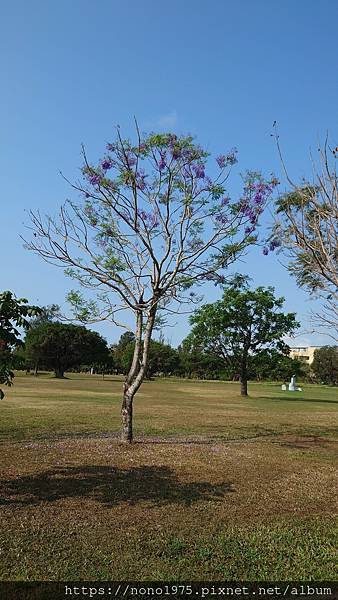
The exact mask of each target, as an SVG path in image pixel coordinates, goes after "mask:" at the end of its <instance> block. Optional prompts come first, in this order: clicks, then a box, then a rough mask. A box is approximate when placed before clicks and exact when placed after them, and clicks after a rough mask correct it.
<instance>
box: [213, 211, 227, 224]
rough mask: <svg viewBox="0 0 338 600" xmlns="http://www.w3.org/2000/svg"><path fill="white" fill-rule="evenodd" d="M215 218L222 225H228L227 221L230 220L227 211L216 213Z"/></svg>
mask: <svg viewBox="0 0 338 600" xmlns="http://www.w3.org/2000/svg"><path fill="white" fill-rule="evenodd" d="M215 220H216V221H217V222H218V223H220V225H226V223H227V222H228V217H227V216H226V214H225V213H222V212H219V213H217V214H216V216H215Z"/></svg>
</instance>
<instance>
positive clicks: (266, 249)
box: [263, 246, 269, 256]
mask: <svg viewBox="0 0 338 600" xmlns="http://www.w3.org/2000/svg"><path fill="white" fill-rule="evenodd" d="M263 254H264V256H267V255H268V254H269V248H267V247H266V246H265V247H264V248H263Z"/></svg>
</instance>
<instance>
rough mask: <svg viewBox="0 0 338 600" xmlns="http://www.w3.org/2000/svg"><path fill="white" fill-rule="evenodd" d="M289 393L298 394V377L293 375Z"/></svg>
mask: <svg viewBox="0 0 338 600" xmlns="http://www.w3.org/2000/svg"><path fill="white" fill-rule="evenodd" d="M289 392H297V387H296V375H292V377H291V381H290V383H289Z"/></svg>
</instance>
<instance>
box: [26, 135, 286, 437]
mask: <svg viewBox="0 0 338 600" xmlns="http://www.w3.org/2000/svg"><path fill="white" fill-rule="evenodd" d="M136 129H137V139H136V142H135V143H133V142H131V141H129V140H127V139H123V138H122V136H121V134H120V130H119V128H118V129H117V135H116V139H115V141H113V142H112V143H109V144H108V145H107V147H106V153H105V155H104V156H103V158H102V159H101V160H100V161H99V162H98V164H93V163H91V162H90V161H89V160H88V157H87V155H86V153H85V151H84V150H83V160H84V164H83V168H82V178H81V180H80V181H78V182H75V183H72V184H71V185H72V186H73V188H75V189H76V190H77V191H78V192H80V195H81V196H82V201H80V202H79V203H78V204H76V203H74V202H72V201H68V202H67V203H66V204H65V205H63V206H62V208H61V209H60V213H59V217H58V218H56V219H54V218H52V217H46V218H43V217H42V216H41V215H40V214H39V213H31V220H32V226H33V231H34V236H33V238H32V240H31V241H29V242H28V244H27V245H28V248H29V249H31V250H33V251H35V252H37V253H38V254H39V255H40V256H42V257H43V258H44V259H45V260H46V261H49V262H51V263H52V264H57V265H63V266H65V267H66V272H67V274H68V275H70V276H71V277H72V278H73V279H75V280H77V282H78V283H79V284H80V285H81V286H82V287H83V288H89V289H90V290H92V291H94V292H95V295H94V296H93V297H90V298H89V299H86V298H84V297H83V295H82V294H81V293H80V292H78V291H73V292H72V293H71V294H70V296H69V299H70V301H71V302H72V305H73V308H74V311H75V315H76V317H77V318H78V319H79V320H81V321H82V322H93V321H94V320H99V319H110V320H111V321H112V322H113V323H114V324H117V325H121V324H122V325H125V324H126V322H125V319H124V317H125V313H126V311H128V312H131V313H133V315H134V318H135V327H134V334H135V348H134V354H133V360H132V363H131V366H130V369H129V372H128V374H127V376H126V378H125V382H124V388H123V400H122V440H124V441H126V442H130V441H131V440H132V436H133V434H132V411H133V399H134V396H135V394H136V392H137V391H138V389H139V387H140V385H141V384H142V381H143V379H144V376H145V373H146V369H147V362H148V354H149V345H150V340H151V336H152V332H153V330H154V327H155V326H156V319H157V318H158V317H159V316H160V317H162V318H163V317H164V316H165V315H171V314H173V313H175V312H178V311H180V310H181V309H182V307H184V305H185V304H189V305H191V304H192V303H194V302H196V301H197V300H198V296H197V293H196V291H194V289H193V286H195V285H197V284H201V283H202V282H205V281H208V280H210V281H214V282H216V283H217V282H218V283H222V282H223V281H224V275H222V271H223V270H224V269H226V268H227V267H228V266H229V264H231V263H233V262H234V261H235V260H236V258H237V257H238V256H239V255H240V254H241V253H242V252H243V251H244V250H245V248H246V247H247V246H248V245H249V244H251V243H253V242H255V240H256V235H255V229H256V226H257V223H258V219H259V216H260V214H261V213H262V212H263V209H264V205H265V204H266V202H267V200H268V198H269V196H270V195H271V193H272V190H273V187H274V185H275V180H274V178H271V180H270V181H266V180H264V179H263V177H262V176H261V175H259V174H258V173H248V174H247V175H246V177H245V178H244V184H243V190H242V193H241V194H240V197H239V198H236V199H231V198H230V197H229V195H228V193H227V190H226V182H227V179H228V177H229V174H230V170H231V167H232V166H233V165H234V164H235V163H236V162H237V158H236V150H230V151H229V152H227V153H225V154H221V155H219V156H218V157H217V158H216V163H215V164H214V169H216V175H215V177H214V178H213V179H212V178H211V177H209V176H208V175H207V163H208V158H209V155H208V153H207V152H206V151H205V150H203V149H202V148H201V147H200V146H199V145H197V144H196V143H195V142H194V140H193V138H191V137H190V136H189V137H178V136H177V135H175V134H172V133H169V134H159V135H157V134H151V135H148V136H146V135H141V134H140V132H139V130H138V128H136ZM127 328H128V326H127Z"/></svg>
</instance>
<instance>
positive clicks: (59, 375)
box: [55, 367, 65, 379]
mask: <svg viewBox="0 0 338 600" xmlns="http://www.w3.org/2000/svg"><path fill="white" fill-rule="evenodd" d="M64 373H65V372H64V370H63V369H62V368H61V367H58V368H57V369H55V377H56V378H57V379H64V378H65V376H64Z"/></svg>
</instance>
